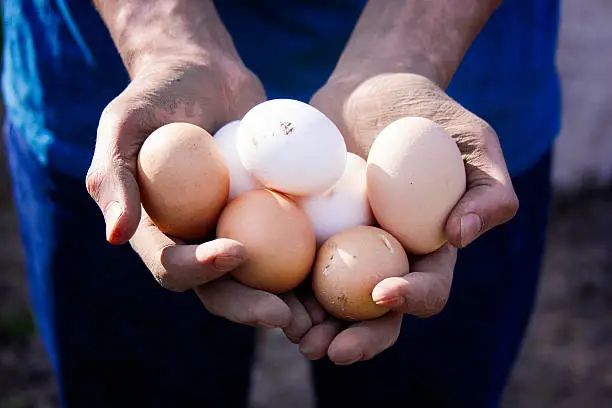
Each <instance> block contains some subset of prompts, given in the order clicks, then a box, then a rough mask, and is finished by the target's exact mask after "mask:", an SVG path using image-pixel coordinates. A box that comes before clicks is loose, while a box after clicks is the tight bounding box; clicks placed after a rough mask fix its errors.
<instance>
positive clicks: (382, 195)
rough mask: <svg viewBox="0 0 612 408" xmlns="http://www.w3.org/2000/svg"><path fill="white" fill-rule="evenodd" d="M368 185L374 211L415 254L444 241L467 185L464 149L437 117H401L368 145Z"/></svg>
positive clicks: (384, 226) (431, 248)
mask: <svg viewBox="0 0 612 408" xmlns="http://www.w3.org/2000/svg"><path fill="white" fill-rule="evenodd" d="M366 186H367V191H368V198H369V200H370V205H371V207H372V212H373V213H374V217H375V218H376V220H377V221H378V223H379V224H380V226H381V227H382V228H383V229H384V230H386V231H389V232H390V233H391V234H393V236H394V237H396V238H397V239H398V240H399V241H400V242H401V243H402V245H403V246H404V248H406V250H407V251H408V252H409V253H412V254H419V255H420V254H427V253H430V252H433V251H435V250H437V249H438V248H440V247H441V246H442V245H443V244H444V243H445V242H446V236H445V233H444V229H445V225H446V220H447V219H448V216H449V215H450V212H451V210H452V209H453V208H454V206H455V205H456V204H457V202H458V201H459V199H460V198H461V197H462V195H463V193H464V192H465V188H466V175H465V167H464V164H463V160H462V157H461V153H460V151H459V148H458V147H457V144H456V143H455V141H454V140H453V139H452V138H451V136H450V134H449V133H448V132H447V131H446V130H445V129H444V128H443V127H442V126H440V125H437V124H436V123H434V122H433V121H431V120H429V119H425V118H419V117H406V118H402V119H398V120H396V121H395V122H393V123H391V124H390V125H388V126H387V127H385V128H384V129H383V130H382V131H381V132H380V134H379V135H378V137H377V138H376V140H374V143H373V144H372V147H371V149H370V153H369V156H368V163H367V167H366Z"/></svg>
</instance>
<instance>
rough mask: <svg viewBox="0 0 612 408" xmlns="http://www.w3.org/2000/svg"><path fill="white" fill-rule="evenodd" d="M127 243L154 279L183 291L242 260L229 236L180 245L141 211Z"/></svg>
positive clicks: (243, 255) (242, 252) (239, 249)
mask: <svg viewBox="0 0 612 408" xmlns="http://www.w3.org/2000/svg"><path fill="white" fill-rule="evenodd" d="M142 213H143V217H142V218H143V220H142V222H141V224H140V225H139V227H138V229H137V230H136V233H135V234H134V236H133V238H132V240H131V244H132V247H133V248H134V250H135V251H136V253H137V254H138V255H139V256H140V257H141V259H142V260H143V262H144V264H145V265H146V266H147V267H148V268H149V270H150V271H151V273H152V274H153V276H154V277H155V279H156V280H157V281H158V282H159V283H160V285H162V286H163V287H164V288H166V289H170V290H173V291H178V292H181V291H185V290H187V289H191V288H194V287H196V286H199V285H202V284H204V283H207V282H210V281H213V280H215V279H217V278H219V277H221V276H223V275H225V274H227V273H228V272H230V271H232V270H234V269H236V268H237V267H238V266H240V265H241V264H242V263H243V262H244V260H245V259H246V252H245V249H244V246H243V245H242V244H241V243H239V242H237V241H234V240H230V239H216V240H213V241H209V242H205V243H203V244H199V245H184V244H183V243H182V242H181V241H178V240H175V239H172V238H170V237H168V236H166V235H165V234H163V233H162V232H161V231H160V230H159V229H158V228H157V227H156V226H155V225H154V224H153V223H152V222H151V221H150V219H149V218H148V215H147V214H146V212H145V211H144V210H143V211H142Z"/></svg>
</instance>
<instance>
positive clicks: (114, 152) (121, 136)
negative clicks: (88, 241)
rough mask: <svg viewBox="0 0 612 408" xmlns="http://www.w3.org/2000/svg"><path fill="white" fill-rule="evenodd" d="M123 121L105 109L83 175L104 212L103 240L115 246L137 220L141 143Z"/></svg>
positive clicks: (124, 240) (138, 217) (88, 187)
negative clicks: (89, 162)
mask: <svg viewBox="0 0 612 408" xmlns="http://www.w3.org/2000/svg"><path fill="white" fill-rule="evenodd" d="M126 123H127V121H125V120H121V119H120V117H119V116H117V115H115V114H114V113H112V112H111V111H110V110H108V109H107V110H105V112H104V113H103V114H102V116H101V118H100V123H99V126H98V134H97V140H96V147H95V150H94V155H93V159H92V162H91V166H90V168H89V170H88V172H87V176H86V186H87V191H88V192H89V195H91V197H92V198H93V199H94V200H95V201H96V203H97V204H98V206H99V207H100V209H101V210H102V213H103V215H104V221H105V223H106V239H107V241H108V242H110V243H111V244H115V245H117V244H123V243H125V242H127V241H128V240H129V239H130V238H131V237H132V235H133V234H134V232H135V231H136V228H137V227H138V223H139V221H140V192H139V190H138V183H137V182H136V160H137V154H138V149H139V148H140V144H141V142H139V141H138V135H137V134H136V133H133V131H134V129H129V127H128V126H126V125H125V124H126Z"/></svg>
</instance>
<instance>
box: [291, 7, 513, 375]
mask: <svg viewBox="0 0 612 408" xmlns="http://www.w3.org/2000/svg"><path fill="white" fill-rule="evenodd" d="M499 3H501V1H493V0H489V1H482V0H469V1H461V2H458V1H455V0H436V1H427V2H424V1H419V0H407V1H402V2H399V1H398V2H390V1H385V0H371V1H369V2H368V4H367V6H366V8H365V10H364V12H363V13H362V15H361V17H360V19H359V21H358V23H357V25H356V27H355V30H354V32H353V34H352V36H351V38H350V40H349V42H348V44H347V46H346V48H345V50H344V52H343V54H342V55H341V57H340V60H339V61H338V64H337V66H336V68H335V70H334V71H333V73H332V75H331V77H330V78H329V80H328V81H327V83H326V84H325V85H324V86H323V87H322V88H321V89H320V90H319V91H318V92H317V93H316V94H315V95H314V96H313V98H312V100H311V101H310V103H311V104H312V105H314V106H315V107H317V108H318V109H320V110H321V111H323V112H324V113H325V114H326V115H327V116H329V117H330V118H331V119H332V120H333V121H334V122H335V123H336V124H337V125H338V126H339V128H340V129H341V131H342V133H343V135H344V137H345V139H346V142H347V147H348V149H349V150H350V151H351V152H354V153H356V154H359V155H361V156H362V157H364V158H365V157H367V153H368V151H369V148H370V146H371V144H372V142H373V141H374V139H375V137H376V135H377V134H378V132H380V131H381V130H382V129H383V128H384V127H385V126H387V125H388V124H390V123H391V122H393V121H394V120H397V119H399V118H401V117H406V116H421V117H426V118H428V119H431V120H433V121H435V122H437V123H439V124H440V125H442V126H443V127H444V128H446V130H448V131H449V132H450V134H451V135H452V136H453V138H454V140H455V141H456V143H457V145H458V146H459V149H460V151H461V153H462V156H463V159H464V162H465V168H466V176H467V191H466V192H465V194H464V195H463V197H462V198H461V200H460V201H459V202H458V203H457V205H456V206H455V208H454V209H453V210H452V212H451V214H450V216H449V217H448V220H447V222H446V227H445V232H446V236H447V238H448V243H447V244H446V245H444V246H443V247H442V248H440V249H439V250H438V251H436V252H434V253H432V254H429V255H425V256H421V257H411V273H409V274H408V275H406V276H404V277H401V278H389V279H385V280H383V281H382V282H380V283H379V284H378V285H377V286H376V287H375V288H374V290H373V292H372V298H373V300H374V301H375V302H376V303H378V304H380V305H384V306H387V307H389V308H390V309H392V312H391V313H388V314H386V315H384V316H383V317H381V318H379V319H376V320H371V321H365V322H358V323H355V324H351V325H346V324H344V323H342V322H340V321H338V320H337V319H335V318H333V317H331V316H328V315H327V314H326V313H325V312H324V311H323V309H322V308H321V307H320V306H319V305H317V303H316V301H314V299H313V296H312V293H311V291H310V290H309V288H305V290H304V291H303V292H302V293H301V294H300V296H299V297H298V298H299V299H300V300H301V305H302V308H301V309H300V308H299V307H298V306H294V307H293V309H294V310H299V312H295V311H294V313H293V316H294V318H293V319H292V323H291V324H290V325H289V327H288V328H286V329H285V330H284V331H285V334H286V335H287V337H288V338H289V339H290V340H291V341H293V342H295V343H299V345H300V350H301V351H302V353H303V354H304V355H306V356H307V357H309V358H311V359H319V358H322V357H324V356H325V355H327V356H328V357H329V358H330V359H331V360H332V361H334V362H335V363H337V364H351V363H355V362H357V361H361V360H368V359H371V358H373V357H374V356H375V355H377V354H378V353H380V352H382V351H383V350H385V349H387V348H388V347H391V346H392V345H393V344H394V343H395V341H396V340H397V338H398V335H399V331H400V327H401V322H402V316H403V314H412V315H415V316H419V317H422V318H426V317H429V316H432V315H435V314H437V313H439V312H440V311H442V310H443V308H444V306H445V305H446V302H447V300H448V297H449V294H450V289H451V284H452V280H453V269H454V266H455V262H456V259H457V254H456V252H457V250H456V248H460V247H465V246H466V245H468V244H469V243H471V242H473V241H474V240H475V239H476V238H477V237H479V236H480V235H482V234H483V233H485V232H486V231H487V230H489V229H491V228H494V227H495V226H497V225H500V224H503V223H505V222H507V221H509V220H510V219H511V218H512V217H514V215H515V214H516V211H517V210H518V199H517V196H516V194H515V192H514V189H513V187H512V182H511V180H510V176H509V174H508V171H507V168H506V164H505V161H504V158H503V154H502V151H501V147H500V144H499V140H498V138H497V135H496V134H495V131H494V130H493V129H492V128H491V127H490V126H489V125H488V124H487V123H486V122H485V121H484V120H482V119H481V118H479V117H477V116H476V115H474V114H472V113H471V112H469V111H468V110H466V109H465V108H463V107H462V106H461V105H459V104H458V103H457V102H456V101H454V100H452V99H451V98H450V97H448V95H446V93H445V92H444V90H445V89H446V87H447V86H448V84H449V82H450V80H451V78H452V76H453V74H454V72H455V70H456V69H457V67H458V66H459V64H460V62H461V60H462V58H463V56H464V54H465V52H466V51H467V49H468V48H469V46H470V44H471V42H472V41H473V39H474V38H475V37H476V35H477V34H478V32H479V31H480V30H481V29H482V27H483V26H484V24H485V23H486V21H487V20H488V18H489V17H490V15H491V14H492V13H493V11H494V10H495V8H496V7H497V6H498V5H499ZM306 316H308V317H306Z"/></svg>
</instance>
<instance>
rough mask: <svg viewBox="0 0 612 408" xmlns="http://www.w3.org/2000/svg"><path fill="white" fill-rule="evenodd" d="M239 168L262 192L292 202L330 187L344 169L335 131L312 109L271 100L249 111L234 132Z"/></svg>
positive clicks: (343, 147)
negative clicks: (272, 192) (271, 192)
mask: <svg viewBox="0 0 612 408" xmlns="http://www.w3.org/2000/svg"><path fill="white" fill-rule="evenodd" d="M238 153H239V155H240V159H241V160H242V163H243V164H244V167H245V168H246V169H247V171H248V172H249V173H251V174H252V175H253V176H254V177H255V178H256V179H257V180H259V181H260V182H261V183H262V184H263V185H265V186H266V187H267V188H269V189H272V190H276V191H280V192H283V193H286V194H290V195H294V196H304V195H311V194H318V193H321V192H323V191H325V190H327V189H328V188H330V187H331V186H333V185H334V184H335V183H336V182H337V181H338V180H339V179H340V176H341V175H342V172H343V171H344V166H345V164H346V153H347V152H346V145H345V143H344V138H343V137H342V134H341V133H340V131H339V130H338V128H337V127H336V125H335V124H334V123H333V122H332V121H331V120H330V119H329V118H328V117H327V116H325V115H324V114H323V113H322V112H320V111H319V110H317V109H316V108H314V107H313V106H311V105H309V104H307V103H304V102H300V101H296V100H292V99H272V100H268V101H265V102H263V103H260V104H258V105H256V106H254V107H253V108H252V109H251V110H250V111H248V112H247V113H246V115H245V116H244V117H243V118H242V120H241V122H240V126H239V128H238Z"/></svg>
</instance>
